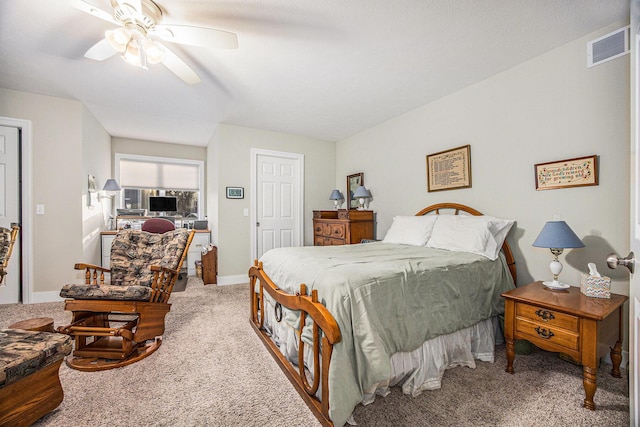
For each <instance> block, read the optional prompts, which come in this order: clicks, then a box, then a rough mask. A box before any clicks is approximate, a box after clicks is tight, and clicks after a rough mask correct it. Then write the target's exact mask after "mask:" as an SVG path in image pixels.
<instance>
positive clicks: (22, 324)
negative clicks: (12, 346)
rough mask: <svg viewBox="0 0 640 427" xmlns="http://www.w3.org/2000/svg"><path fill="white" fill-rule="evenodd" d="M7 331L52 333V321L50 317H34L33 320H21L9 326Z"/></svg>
mask: <svg viewBox="0 0 640 427" xmlns="http://www.w3.org/2000/svg"><path fill="white" fill-rule="evenodd" d="M9 329H24V330H26V331H36V332H53V319H52V318H51V317H36V318H35V319H27V320H21V321H19V322H16V323H14V324H13V325H9Z"/></svg>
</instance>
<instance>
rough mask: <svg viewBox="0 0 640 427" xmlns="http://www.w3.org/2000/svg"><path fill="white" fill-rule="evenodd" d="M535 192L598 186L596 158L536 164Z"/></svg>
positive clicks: (578, 158)
mask: <svg viewBox="0 0 640 427" xmlns="http://www.w3.org/2000/svg"><path fill="white" fill-rule="evenodd" d="M534 168H535V173H536V190H553V189H556V188H568V187H583V186H586V185H598V156H596V155H593V156H587V157H577V158H575V159H567V160H558V161H555V162H548V163H538V164H537V165H535V166H534Z"/></svg>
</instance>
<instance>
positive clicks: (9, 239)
mask: <svg viewBox="0 0 640 427" xmlns="http://www.w3.org/2000/svg"><path fill="white" fill-rule="evenodd" d="M19 230H20V227H18V226H17V225H12V226H11V230H9V229H8V228H4V227H0V285H1V284H2V282H3V281H4V276H6V275H7V266H8V265H9V258H10V257H11V252H12V251H13V245H14V244H15V242H16V237H18V231H19Z"/></svg>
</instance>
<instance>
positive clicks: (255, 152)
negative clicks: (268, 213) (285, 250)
mask: <svg viewBox="0 0 640 427" xmlns="http://www.w3.org/2000/svg"><path fill="white" fill-rule="evenodd" d="M260 155H262V156H271V157H283V158H285V159H293V160H296V161H297V162H298V212H299V215H298V218H296V227H297V229H298V236H297V240H296V242H294V245H296V246H302V245H303V242H304V154H300V153H287V152H284V151H273V150H262V149H259V148H252V149H251V187H250V189H249V191H250V192H251V218H250V221H249V227H250V233H249V234H250V236H251V245H250V246H251V254H250V256H249V259H251V260H252V264H253V260H254V259H256V258H257V257H258V245H257V233H256V227H255V225H256V222H257V221H258V218H257V215H256V212H257V208H258V191H257V186H258V185H257V184H258V175H257V173H256V172H257V171H256V168H257V167H258V156H260Z"/></svg>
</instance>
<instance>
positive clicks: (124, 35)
mask: <svg viewBox="0 0 640 427" xmlns="http://www.w3.org/2000/svg"><path fill="white" fill-rule="evenodd" d="M104 37H105V38H106V39H107V41H108V42H109V44H110V45H111V47H113V48H114V49H115V50H117V51H118V52H122V53H124V52H125V51H126V50H127V46H128V45H129V42H130V41H131V33H130V32H129V30H127V29H126V28H124V27H121V28H117V29H115V30H107V31H105V33H104Z"/></svg>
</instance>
